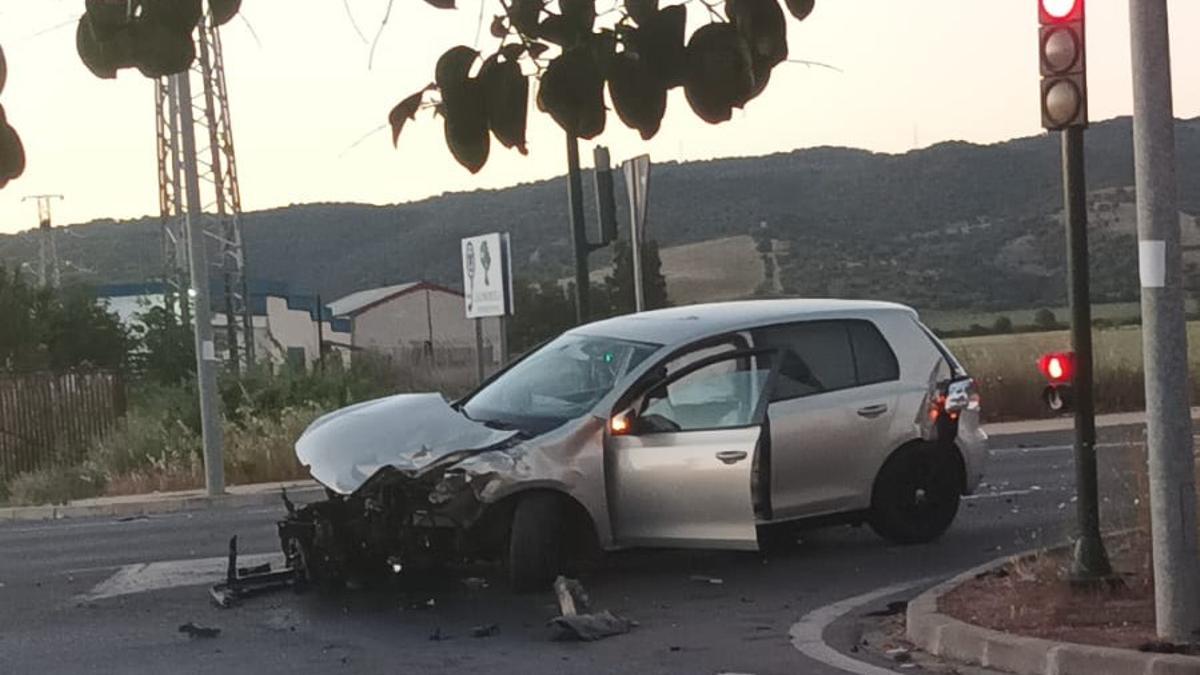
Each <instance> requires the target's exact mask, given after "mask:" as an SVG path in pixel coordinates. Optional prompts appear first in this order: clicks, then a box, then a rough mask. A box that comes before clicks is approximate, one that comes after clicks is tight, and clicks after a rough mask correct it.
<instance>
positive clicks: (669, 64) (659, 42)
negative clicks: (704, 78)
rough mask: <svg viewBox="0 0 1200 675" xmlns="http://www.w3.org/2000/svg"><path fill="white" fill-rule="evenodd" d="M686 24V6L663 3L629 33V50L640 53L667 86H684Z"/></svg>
mask: <svg viewBox="0 0 1200 675" xmlns="http://www.w3.org/2000/svg"><path fill="white" fill-rule="evenodd" d="M686 28H687V8H686V7H684V6H683V5H671V6H670V7H664V8H663V9H662V10H660V11H658V12H656V13H654V14H653V15H651V16H649V17H647V18H646V19H645V21H643V22H642V23H641V24H640V26H639V27H638V28H637V30H634V31H631V32H629V33H628V34H627V35H626V38H625V47H626V50H629V51H632V52H634V53H635V54H637V55H638V56H639V57H641V59H642V61H643V62H645V63H646V64H647V65H648V66H649V67H650V69H651V72H653V73H654V75H655V77H657V78H658V79H659V81H661V82H662V83H663V86H664V87H666V88H667V89H670V88H672V87H678V86H681V85H682V84H683V81H684V76H685V75H686V72H687V59H688V56H687V49H686V45H685V42H684V32H685V30H686Z"/></svg>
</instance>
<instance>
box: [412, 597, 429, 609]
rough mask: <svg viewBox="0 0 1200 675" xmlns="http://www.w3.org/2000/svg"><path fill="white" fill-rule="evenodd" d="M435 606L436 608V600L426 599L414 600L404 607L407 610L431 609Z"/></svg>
mask: <svg viewBox="0 0 1200 675" xmlns="http://www.w3.org/2000/svg"><path fill="white" fill-rule="evenodd" d="M436 606H437V600H435V599H433V598H426V599H424V600H414V601H412V602H410V603H408V605H406V608H407V609H433V608H434V607H436Z"/></svg>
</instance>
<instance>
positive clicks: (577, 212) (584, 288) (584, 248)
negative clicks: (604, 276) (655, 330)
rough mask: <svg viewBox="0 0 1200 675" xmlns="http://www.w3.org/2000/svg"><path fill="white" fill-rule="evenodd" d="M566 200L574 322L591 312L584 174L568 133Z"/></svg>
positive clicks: (575, 142)
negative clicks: (571, 250)
mask: <svg viewBox="0 0 1200 675" xmlns="http://www.w3.org/2000/svg"><path fill="white" fill-rule="evenodd" d="M567 202H568V204H569V206H570V209H571V241H572V243H573V244H574V247H575V323H576V324H577V325H583V324H584V323H586V322H587V320H588V317H589V316H591V313H592V311H591V304H592V303H591V300H592V297H591V280H590V278H589V276H588V254H589V253H591V245H590V244H589V243H588V239H587V224H586V223H585V222H584V220H583V175H582V171H581V170H580V168H579V139H578V138H577V137H575V136H574V135H572V134H570V133H568V134H567Z"/></svg>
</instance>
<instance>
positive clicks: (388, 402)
mask: <svg viewBox="0 0 1200 675" xmlns="http://www.w3.org/2000/svg"><path fill="white" fill-rule="evenodd" d="M602 437H603V422H602V421H600V420H592V419H588V418H585V419H581V420H576V421H574V422H573V423H568V424H565V425H563V426H562V427H560V428H558V429H555V430H553V431H551V432H549V433H546V434H543V435H540V436H537V437H532V436H531V435H529V434H527V433H523V432H519V431H515V430H508V429H498V428H493V427H492V426H488V425H485V424H482V423H479V422H476V421H474V420H471V419H470V418H468V417H466V416H465V415H464V414H463V413H462V412H461V411H460V410H458V409H456V408H454V407H452V406H450V405H449V404H447V403H446V402H445V401H444V400H443V399H442V397H441V396H439V395H437V394H416V395H402V396H393V397H389V398H386V399H380V400H378V401H371V402H368V403H365V404H360V405H358V406H353V407H351V408H346V409H344V410H340V411H337V412H335V413H332V414H331V415H327V416H326V417H323V418H321V419H319V420H317V421H316V422H314V423H313V425H312V426H311V427H310V428H309V429H308V430H307V431H306V432H305V433H304V435H303V436H302V437H301V438H300V439H299V441H297V443H296V452H297V457H298V458H299V459H300V461H301V462H302V463H304V464H305V465H306V466H308V467H309V469H310V471H311V473H312V476H313V477H314V478H315V479H316V480H318V481H319V482H320V483H321V484H322V485H324V486H325V487H326V493H327V497H328V498H327V499H325V500H322V501H319V502H315V503H312V504H308V505H306V506H303V507H300V508H295V507H289V512H288V515H287V516H286V517H285V518H284V519H283V520H282V521H280V522H279V537H280V543H281V545H282V547H283V551H284V553H285V555H286V556H287V560H288V564H289V566H290V567H291V568H293V569H294V570H296V572H297V574H298V575H299V576H300V577H301V578H302V579H303V580H304V581H307V582H310V583H314V584H329V583H334V584H336V583H340V582H342V581H345V580H348V579H358V578H365V577H370V576H375V575H378V574H380V573H382V572H386V571H389V570H391V571H400V570H408V569H418V568H423V567H427V566H431V565H436V564H441V563H447V562H454V561H459V560H469V559H481V558H491V557H495V556H496V555H497V554H499V553H500V552H501V551H502V549H503V547H504V545H505V542H506V537H507V534H508V531H507V526H508V522H507V517H508V515H509V514H508V513H507V512H506V511H505V509H504V508H503V507H501V508H491V507H493V506H496V505H497V504H498V503H500V502H502V501H503V500H504V498H505V497H506V496H508V495H510V494H514V493H516V492H519V491H521V490H522V489H529V488H537V487H547V488H552V489H556V490H559V491H561V492H564V493H567V494H572V496H573V497H574V498H576V499H579V500H580V501H581V502H584V503H588V504H603V499H604V497H603V484H602V480H600V481H597V480H596V478H597V477H598V476H602V471H603V466H602V452H601V451H600V447H601V443H602ZM588 477H590V480H589V479H588ZM600 508H603V507H600Z"/></svg>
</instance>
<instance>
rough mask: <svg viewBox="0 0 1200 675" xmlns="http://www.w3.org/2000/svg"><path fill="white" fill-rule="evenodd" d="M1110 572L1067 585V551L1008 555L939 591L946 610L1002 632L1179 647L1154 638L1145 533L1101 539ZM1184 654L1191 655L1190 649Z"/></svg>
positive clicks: (1116, 644) (1128, 645) (1138, 646)
mask: <svg viewBox="0 0 1200 675" xmlns="http://www.w3.org/2000/svg"><path fill="white" fill-rule="evenodd" d="M1108 552H1109V557H1110V559H1111V561H1112V564H1113V569H1114V572H1115V574H1116V576H1115V579H1114V583H1113V584H1111V585H1108V586H1105V587H1102V588H1078V587H1072V585H1071V584H1070V583H1069V581H1068V580H1067V572H1068V570H1069V568H1070V562H1071V560H1070V552H1068V551H1059V552H1051V553H1043V554H1038V555H1036V556H1032V557H1027V558H1023V559H1019V560H1014V561H1013V562H1010V563H1009V564H1008V565H1005V566H1004V567H1001V568H999V569H997V570H995V571H993V572H989V573H987V574H984V575H981V576H979V577H976V578H975V579H974V580H973V581H970V582H968V583H966V584H963V585H962V586H960V587H959V588H957V589H955V590H953V591H951V592H950V593H948V594H946V595H944V596H942V598H941V600H940V602H939V609H940V610H941V611H942V612H943V613H945V614H948V615H950V616H953V617H955V618H957V619H960V620H962V621H966V622H968V623H972V624H975V625H978V626H984V627H987V628H992V629H995V630H999V631H1003V632H1006V633H1016V634H1019V635H1028V636H1032V637H1039V638H1046V639H1050V640H1060V641H1066V642H1078V643H1083V644H1092V645H1102V646H1109V647H1122V648H1126V649H1141V650H1146V651H1183V650H1182V649H1178V650H1177V649H1175V648H1173V647H1172V646H1171V645H1163V644H1160V643H1158V641H1157V638H1156V635H1155V628H1154V579H1153V573H1152V565H1151V559H1150V539H1149V537H1148V536H1147V535H1146V534H1145V533H1144V532H1138V533H1134V534H1129V535H1125V536H1122V537H1119V538H1114V539H1110V540H1109V541H1108ZM1190 653H1196V652H1195V650H1191V651H1190Z"/></svg>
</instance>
